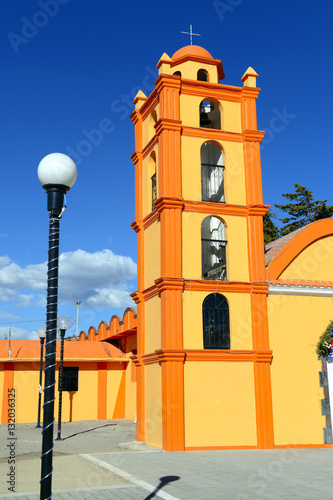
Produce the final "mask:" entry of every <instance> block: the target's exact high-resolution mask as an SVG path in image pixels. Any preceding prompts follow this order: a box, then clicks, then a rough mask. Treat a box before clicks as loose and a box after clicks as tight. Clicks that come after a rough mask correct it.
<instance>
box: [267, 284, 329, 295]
mask: <svg viewBox="0 0 333 500" xmlns="http://www.w3.org/2000/svg"><path fill="white" fill-rule="evenodd" d="M268 294H269V295H273V294H274V295H312V296H314V297H333V288H332V287H324V286H322V287H318V286H296V285H269V286H268Z"/></svg>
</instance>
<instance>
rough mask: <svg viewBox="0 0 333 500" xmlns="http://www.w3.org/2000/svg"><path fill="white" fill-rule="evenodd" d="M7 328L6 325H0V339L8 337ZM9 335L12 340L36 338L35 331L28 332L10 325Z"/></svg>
mask: <svg viewBox="0 0 333 500" xmlns="http://www.w3.org/2000/svg"><path fill="white" fill-rule="evenodd" d="M8 336H9V328H8V326H0V339H8ZM10 336H11V339H12V340H22V339H24V340H37V339H38V337H37V333H36V332H28V330H23V328H17V327H11V329H10Z"/></svg>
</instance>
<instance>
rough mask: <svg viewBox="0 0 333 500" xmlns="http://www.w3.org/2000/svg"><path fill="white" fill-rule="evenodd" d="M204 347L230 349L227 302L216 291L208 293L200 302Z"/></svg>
mask: <svg viewBox="0 0 333 500" xmlns="http://www.w3.org/2000/svg"><path fill="white" fill-rule="evenodd" d="M202 316H203V344H204V349H230V327H229V306H228V302H227V300H226V299H225V297H223V295H220V294H218V293H211V294H210V295H208V296H207V297H206V298H205V300H204V301H203V304H202Z"/></svg>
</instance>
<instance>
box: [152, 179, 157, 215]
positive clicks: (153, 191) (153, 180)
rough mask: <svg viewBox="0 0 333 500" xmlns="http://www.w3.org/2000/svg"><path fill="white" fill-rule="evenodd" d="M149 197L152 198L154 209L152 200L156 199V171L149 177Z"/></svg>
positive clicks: (153, 208)
mask: <svg viewBox="0 0 333 500" xmlns="http://www.w3.org/2000/svg"><path fill="white" fill-rule="evenodd" d="M151 199H152V207H151V209H152V210H155V208H156V207H155V205H154V201H156V200H157V186H156V172H155V174H154V175H152V177H151Z"/></svg>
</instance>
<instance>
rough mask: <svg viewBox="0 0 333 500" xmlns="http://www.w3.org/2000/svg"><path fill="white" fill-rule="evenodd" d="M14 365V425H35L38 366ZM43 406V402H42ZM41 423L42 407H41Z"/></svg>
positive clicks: (27, 364)
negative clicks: (33, 423) (31, 423)
mask: <svg viewBox="0 0 333 500" xmlns="http://www.w3.org/2000/svg"><path fill="white" fill-rule="evenodd" d="M37 364H38V363H35V366H32V364H31V363H16V364H15V368H14V388H15V410H16V423H19V424H20V423H27V422H36V423H37V413H38V388H39V366H38V367H37ZM42 404H43V401H42ZM41 421H43V407H41Z"/></svg>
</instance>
